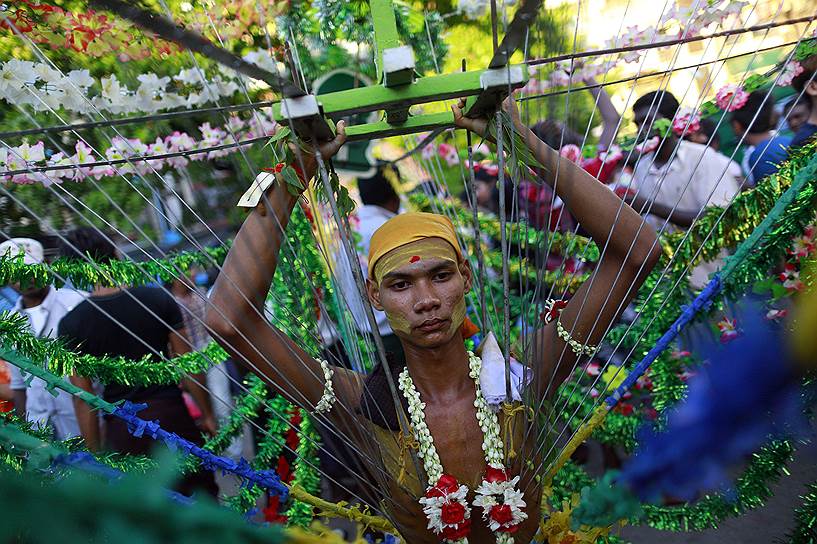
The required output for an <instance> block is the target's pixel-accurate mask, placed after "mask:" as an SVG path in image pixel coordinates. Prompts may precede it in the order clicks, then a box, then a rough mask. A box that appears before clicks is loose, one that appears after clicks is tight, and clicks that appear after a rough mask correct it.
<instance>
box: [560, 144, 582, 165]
mask: <svg viewBox="0 0 817 544" xmlns="http://www.w3.org/2000/svg"><path fill="white" fill-rule="evenodd" d="M559 155H561V156H562V157H564V158H566V159H567V160H569V161H570V162H575V163H577V164H578V162H579V161H580V160H581V158H582V150H581V148H580V147H579V146H577V145H576V144H567V145H563V146H562V148H561V149H560V150H559Z"/></svg>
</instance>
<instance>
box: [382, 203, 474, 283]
mask: <svg viewBox="0 0 817 544" xmlns="http://www.w3.org/2000/svg"><path fill="white" fill-rule="evenodd" d="M427 238H442V239H443V240H445V241H446V242H448V243H449V244H451V247H452V248H453V249H454V252H455V253H456V254H457V258H458V259H460V260H462V258H463V257H462V251H460V245H459V243H458V242H457V233H456V231H455V230H454V225H453V224H452V223H451V220H449V219H448V218H447V217H444V216H442V215H437V214H433V213H425V212H411V213H404V214H401V215H398V216H395V217H392V218H391V219H389V220H388V221H386V222H385V223H383V225H382V226H381V227H380V228H379V229H377V230H376V231H374V234H373V235H372V239H371V241H370V243H369V279H370V280H372V281H374V279H375V267H376V266H377V261H379V260H380V259H381V258H382V257H383V256H384V255H385V254H386V253H388V252H390V251H392V250H393V249H396V248H398V247H400V246H404V245H406V244H410V243H412V242H417V241H419V240H425V239H427Z"/></svg>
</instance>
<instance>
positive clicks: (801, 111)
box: [780, 95, 811, 136]
mask: <svg viewBox="0 0 817 544" xmlns="http://www.w3.org/2000/svg"><path fill="white" fill-rule="evenodd" d="M810 115H811V104H810V103H809V99H808V97H807V96H798V95H795V96H794V97H793V98H792V100H789V101H788V102H786V104H785V105H784V106H783V118H782V119H781V122H780V124H781V126H780V128H781V129H786V128H787V129H788V131H787V132H790V133H791V135H792V136H793V135H794V134H796V133H797V131H798V130H800V128H801V127H802V126H803V125H804V124H806V121H808V118H809V116H810Z"/></svg>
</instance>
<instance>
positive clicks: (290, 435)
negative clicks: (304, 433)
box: [286, 429, 300, 451]
mask: <svg viewBox="0 0 817 544" xmlns="http://www.w3.org/2000/svg"><path fill="white" fill-rule="evenodd" d="M299 442H300V439H299V438H298V433H297V432H295V429H289V430H288V431H287V433H286V445H287V447H288V448H289V449H291V450H292V451H295V448H297V447H298V443H299Z"/></svg>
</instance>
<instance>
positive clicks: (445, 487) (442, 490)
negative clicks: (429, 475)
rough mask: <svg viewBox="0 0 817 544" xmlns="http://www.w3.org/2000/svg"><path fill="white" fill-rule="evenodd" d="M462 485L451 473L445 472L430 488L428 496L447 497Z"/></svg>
mask: <svg viewBox="0 0 817 544" xmlns="http://www.w3.org/2000/svg"><path fill="white" fill-rule="evenodd" d="M459 487H460V485H459V483H458V482H457V479H456V478H454V477H453V476H451V475H450V474H443V475H442V476H440V479H439V480H437V483H436V484H434V487H432V488H431V489H429V490H428V492H427V493H426V496H427V497H445V496H446V495H448V494H449V493H454V492H456V491H457V489H459Z"/></svg>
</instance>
